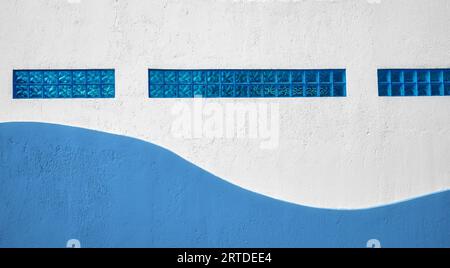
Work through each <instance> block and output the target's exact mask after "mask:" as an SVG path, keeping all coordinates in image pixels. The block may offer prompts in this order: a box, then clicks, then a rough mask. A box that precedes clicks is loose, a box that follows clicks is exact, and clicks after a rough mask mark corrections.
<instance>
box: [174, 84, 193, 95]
mask: <svg viewBox="0 0 450 268" xmlns="http://www.w3.org/2000/svg"><path fill="white" fill-rule="evenodd" d="M178 97H180V98H189V97H193V94H192V86H191V85H180V86H179V87H178Z"/></svg>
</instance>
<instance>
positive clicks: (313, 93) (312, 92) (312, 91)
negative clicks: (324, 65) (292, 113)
mask: <svg viewBox="0 0 450 268" xmlns="http://www.w3.org/2000/svg"><path fill="white" fill-rule="evenodd" d="M317 86H318V84H307V85H306V90H305V96H306V97H317V96H318V95H317Z"/></svg>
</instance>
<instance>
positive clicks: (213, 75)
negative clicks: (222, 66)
mask: <svg viewBox="0 0 450 268" xmlns="http://www.w3.org/2000/svg"><path fill="white" fill-rule="evenodd" d="M206 79H207V82H208V84H217V83H219V81H220V72H218V71H208V72H207V74H206Z"/></svg>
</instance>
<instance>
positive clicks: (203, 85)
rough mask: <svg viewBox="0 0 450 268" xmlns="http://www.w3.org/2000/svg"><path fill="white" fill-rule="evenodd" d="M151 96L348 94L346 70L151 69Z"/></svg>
mask: <svg viewBox="0 0 450 268" xmlns="http://www.w3.org/2000/svg"><path fill="white" fill-rule="evenodd" d="M148 76H149V97H150V98H192V97H207V98H227V97H228V98H264V97H265V98H275V97H344V96H346V77H345V70H344V69H333V70H272V69H267V70H226V69H224V70H219V69H218V70H169V69H150V70H149V72H148Z"/></svg>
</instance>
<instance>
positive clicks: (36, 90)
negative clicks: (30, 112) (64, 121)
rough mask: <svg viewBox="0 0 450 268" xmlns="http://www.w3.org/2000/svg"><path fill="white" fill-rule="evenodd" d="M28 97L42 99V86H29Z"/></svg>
mask: <svg viewBox="0 0 450 268" xmlns="http://www.w3.org/2000/svg"><path fill="white" fill-rule="evenodd" d="M29 95H30V96H29V97H30V98H42V96H43V93H42V85H31V86H30V91H29Z"/></svg>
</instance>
